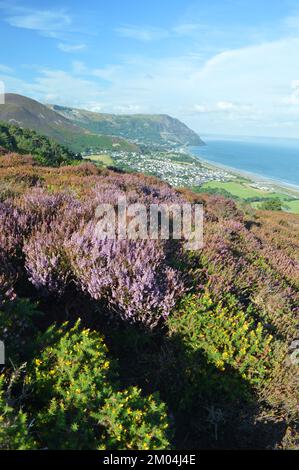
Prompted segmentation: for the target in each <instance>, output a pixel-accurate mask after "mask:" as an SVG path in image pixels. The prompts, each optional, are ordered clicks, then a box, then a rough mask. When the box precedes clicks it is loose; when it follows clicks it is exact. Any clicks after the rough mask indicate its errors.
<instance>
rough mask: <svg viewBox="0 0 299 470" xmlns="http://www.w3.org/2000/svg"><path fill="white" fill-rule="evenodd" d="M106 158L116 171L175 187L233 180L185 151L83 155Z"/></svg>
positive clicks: (229, 175) (95, 158) (100, 158)
mask: <svg viewBox="0 0 299 470" xmlns="http://www.w3.org/2000/svg"><path fill="white" fill-rule="evenodd" d="M105 155H109V156H110V157H111V160H112V162H113V166H115V167H117V168H120V169H122V170H125V171H134V172H138V173H144V174H147V175H153V176H157V177H158V178H161V179H162V180H164V181H166V182H167V183H169V184H171V185H172V186H174V187H190V188H191V187H197V186H201V185H202V184H204V183H207V182H209V181H222V182H225V181H229V180H232V179H233V178H235V176H234V175H232V174H230V173H228V172H227V171H225V170H223V169H220V168H213V167H212V166H208V165H205V164H204V163H202V162H200V161H199V159H198V158H197V157H195V156H192V155H191V154H189V153H187V152H186V150H185V149H176V150H168V151H165V150H163V151H161V150H159V151H157V150H147V151H146V152H142V153H137V152H125V151H113V152H106V153H105V152H103V154H102V155H101V156H99V155H94V156H93V155H87V154H85V155H84V157H85V158H88V159H93V160H97V161H98V162H100V161H101V160H102V161H105ZM112 162H111V163H112Z"/></svg>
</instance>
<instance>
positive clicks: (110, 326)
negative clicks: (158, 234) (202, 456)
mask: <svg viewBox="0 0 299 470" xmlns="http://www.w3.org/2000/svg"><path fill="white" fill-rule="evenodd" d="M16 161H17V164H16ZM74 188H76V191H74ZM120 196H126V197H127V200H128V201H130V202H133V203H134V202H136V201H138V202H140V203H142V204H145V206H146V207H147V209H149V207H150V205H151V204H157V202H158V203H164V204H185V203H186V202H191V203H199V202H200V203H203V204H204V227H205V229H204V242H205V246H204V249H203V250H194V251H188V250H186V249H185V248H184V244H181V242H180V241H179V240H168V241H164V240H149V239H147V240H135V239H134V240H130V239H129V240H128V239H125V240H108V239H104V240H103V239H100V238H99V237H98V236H97V233H98V232H97V227H98V218H97V217H95V216H94V214H96V213H97V212H96V210H97V208H98V207H99V204H103V203H104V204H106V203H107V202H111V203H112V204H114V203H115V202H116V201H117V199H118V197H120ZM0 201H1V203H0V338H1V340H2V341H4V344H5V351H6V357H7V362H6V364H5V366H4V367H2V370H1V375H0V422H1V424H2V426H0V449H9V450H10V449H76V450H80V449H85V450H87V449H99V448H100V449H108V450H110V451H111V450H132V449H134V450H138V449H147V450H148V449H150V450H159V449H163V450H165V449H178V450H179V449H196V448H204V449H215V448H217V449H248V448H249V449H257V448H258V449H289V448H293V449H295V448H298V432H297V428H296V420H297V417H298V400H297V395H298V384H297V372H298V371H297V369H298V366H297V365H296V357H295V355H294V354H296V351H295V348H296V344H295V340H296V339H297V338H298V329H297V325H298V323H297V318H298V305H299V297H298V295H299V282H298V280H299V275H298V268H299V265H298V261H299V244H298V239H299V238H298V234H299V217H298V216H296V215H291V214H283V213H280V212H271V211H269V212H267V211H254V210H253V209H249V210H248V208H246V207H245V206H243V207H242V208H240V207H238V205H237V204H236V203H235V202H234V201H232V200H229V199H225V198H223V197H219V196H209V195H202V194H200V195H196V194H194V193H192V192H191V191H187V190H184V191H176V190H175V189H173V188H172V187H170V186H169V185H168V184H166V183H163V182H162V181H160V180H158V179H157V178H154V177H145V176H144V175H141V174H125V173H116V172H113V171H110V170H107V169H100V168H98V167H96V166H95V165H93V164H90V163H82V164H81V165H76V166H65V167H59V168H48V167H47V168H45V167H41V166H38V165H36V164H34V165H32V159H31V158H30V157H28V156H17V155H11V154H7V155H3V156H1V158H0ZM80 319H81V320H80ZM65 322H66V323H65ZM170 384H171V386H170ZM157 392H158V393H157ZM12 423H13V425H12Z"/></svg>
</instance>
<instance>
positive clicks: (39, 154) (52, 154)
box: [0, 122, 81, 166]
mask: <svg viewBox="0 0 299 470" xmlns="http://www.w3.org/2000/svg"><path fill="white" fill-rule="evenodd" d="M0 148H1V149H2V152H3V151H4V152H5V151H7V152H18V153H20V154H31V155H33V156H34V157H35V158H36V159H37V160H38V161H39V162H40V163H42V164H46V165H51V166H57V165H61V164H63V163H70V162H72V161H75V160H81V156H80V155H77V154H75V153H74V152H72V151H71V150H69V149H67V148H66V147H64V146H62V145H60V144H58V143H57V142H55V141H54V140H52V139H49V138H48V137H45V136H42V135H39V134H37V132H35V131H33V130H31V129H22V128H20V127H18V126H15V125H12V124H10V125H9V124H7V123H5V122H0ZM0 153H1V152H0Z"/></svg>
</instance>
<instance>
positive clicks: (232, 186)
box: [202, 181, 287, 199]
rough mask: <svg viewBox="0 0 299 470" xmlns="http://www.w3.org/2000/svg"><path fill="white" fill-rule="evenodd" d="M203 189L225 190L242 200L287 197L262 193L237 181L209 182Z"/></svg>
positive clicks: (266, 192)
mask: <svg viewBox="0 0 299 470" xmlns="http://www.w3.org/2000/svg"><path fill="white" fill-rule="evenodd" d="M202 188H203V189H204V188H213V189H214V188H219V189H225V191H228V192H229V193H230V194H232V196H236V197H239V198H241V199H247V198H251V197H267V198H275V197H278V198H280V199H285V198H286V197H287V196H285V195H284V194H282V193H275V192H269V191H261V190H259V189H255V188H252V187H250V186H249V184H248V183H243V182H242V183H241V182H237V181H228V182H225V183H224V182H222V181H209V182H208V183H205V184H204V185H203V186H202Z"/></svg>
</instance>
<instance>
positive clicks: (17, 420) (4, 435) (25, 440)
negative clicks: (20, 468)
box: [0, 375, 35, 450]
mask: <svg viewBox="0 0 299 470" xmlns="http://www.w3.org/2000/svg"><path fill="white" fill-rule="evenodd" d="M4 384H5V377H4V375H0V450H29V449H34V448H35V442H34V439H33V438H32V437H31V435H30V433H29V427H30V426H29V424H30V423H29V421H28V418H27V415H26V413H24V412H23V411H22V410H21V409H20V408H18V406H17V405H16V406H15V407H13V406H12V405H10V404H9V403H8V400H7V398H6V397H5V394H6V388H5V386H4Z"/></svg>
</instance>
